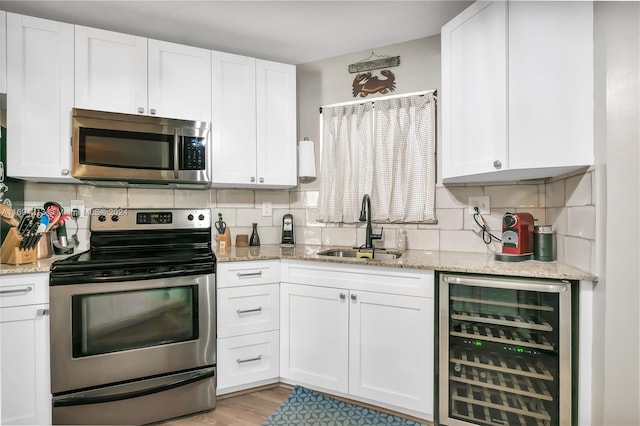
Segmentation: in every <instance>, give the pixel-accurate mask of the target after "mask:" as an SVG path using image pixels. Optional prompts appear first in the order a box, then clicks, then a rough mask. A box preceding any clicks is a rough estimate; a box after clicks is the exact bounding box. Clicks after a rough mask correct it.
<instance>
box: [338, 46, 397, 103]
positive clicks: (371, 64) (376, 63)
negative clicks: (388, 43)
mask: <svg viewBox="0 0 640 426" xmlns="http://www.w3.org/2000/svg"><path fill="white" fill-rule="evenodd" d="M398 65H400V56H393V57H392V56H379V55H376V54H374V53H373V52H371V55H370V56H369V57H368V58H366V59H363V60H362V61H359V62H356V63H355V64H351V65H349V72H350V73H358V74H357V75H356V77H355V78H354V79H353V84H352V87H353V90H352V94H353V97H354V98H355V97H358V96H360V97H361V98H364V97H365V96H367V95H369V94H371V93H381V94H386V93H389V92H393V91H394V90H395V89H396V82H395V81H396V76H395V75H393V73H392V72H391V71H389V70H382V71H380V74H381V76H382V77H384V78H379V77H378V76H377V75H373V74H372V73H371V71H372V70H377V69H380V68H388V67H397V66H398ZM361 71H365V72H361Z"/></svg>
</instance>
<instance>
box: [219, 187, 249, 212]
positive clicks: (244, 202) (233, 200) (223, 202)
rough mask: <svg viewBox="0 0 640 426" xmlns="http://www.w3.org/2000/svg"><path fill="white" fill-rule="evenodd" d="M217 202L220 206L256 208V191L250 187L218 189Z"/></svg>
mask: <svg viewBox="0 0 640 426" xmlns="http://www.w3.org/2000/svg"><path fill="white" fill-rule="evenodd" d="M216 203H217V204H216V205H217V206H218V207H236V208H254V207H255V195H254V191H252V190H249V189H218V190H217V191H216Z"/></svg>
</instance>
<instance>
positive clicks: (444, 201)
mask: <svg viewBox="0 0 640 426" xmlns="http://www.w3.org/2000/svg"><path fill="white" fill-rule="evenodd" d="M481 195H485V194H484V190H483V188H482V187H481V186H449V187H447V186H438V187H436V208H438V209H457V208H465V209H466V208H467V207H468V206H469V197H478V196H481Z"/></svg>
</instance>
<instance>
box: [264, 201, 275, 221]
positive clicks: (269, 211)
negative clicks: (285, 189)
mask: <svg viewBox="0 0 640 426" xmlns="http://www.w3.org/2000/svg"><path fill="white" fill-rule="evenodd" d="M262 216H265V217H269V216H273V206H272V205H271V203H270V202H268V201H263V202H262Z"/></svg>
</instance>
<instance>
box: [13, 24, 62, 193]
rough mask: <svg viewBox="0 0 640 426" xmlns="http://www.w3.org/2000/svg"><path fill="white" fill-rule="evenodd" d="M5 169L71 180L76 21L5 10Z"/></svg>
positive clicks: (35, 177) (18, 175) (19, 175)
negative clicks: (55, 19) (56, 19)
mask: <svg viewBox="0 0 640 426" xmlns="http://www.w3.org/2000/svg"><path fill="white" fill-rule="evenodd" d="M7 58H8V60H7V128H10V129H11V137H9V138H8V140H7V144H8V146H7V164H8V165H9V167H8V169H7V172H8V175H9V176H11V177H16V178H22V179H27V180H36V181H50V182H56V181H57V182H72V181H73V180H72V178H71V174H70V169H71V143H70V138H71V109H72V108H73V25H70V24H64V23H61V22H54V21H49V20H44V19H39V18H32V17H29V16H22V15H17V14H13V13H7Z"/></svg>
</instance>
